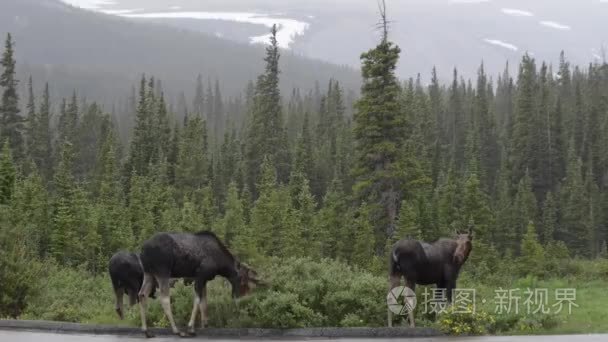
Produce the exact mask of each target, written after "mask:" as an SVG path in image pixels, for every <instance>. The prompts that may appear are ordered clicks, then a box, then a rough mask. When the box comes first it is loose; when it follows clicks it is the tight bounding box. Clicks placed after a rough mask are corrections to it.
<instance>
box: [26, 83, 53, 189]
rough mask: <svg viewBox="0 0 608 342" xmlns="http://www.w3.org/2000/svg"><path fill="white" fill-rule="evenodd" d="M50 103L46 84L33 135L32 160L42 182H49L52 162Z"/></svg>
mask: <svg viewBox="0 0 608 342" xmlns="http://www.w3.org/2000/svg"><path fill="white" fill-rule="evenodd" d="M51 117H52V113H51V101H50V92H49V84H48V83H47V84H46V85H45V87H44V92H43V95H42V102H41V103H40V109H39V112H38V116H37V122H36V125H35V128H36V132H35V134H34V137H33V138H34V146H33V151H32V152H31V153H32V158H33V159H34V162H35V163H36V166H37V167H38V171H39V172H40V174H41V176H42V178H43V180H44V181H45V182H47V183H48V182H50V181H51V178H52V166H53V164H54V160H53V153H54V151H53V145H52V140H53V132H52V131H51Z"/></svg>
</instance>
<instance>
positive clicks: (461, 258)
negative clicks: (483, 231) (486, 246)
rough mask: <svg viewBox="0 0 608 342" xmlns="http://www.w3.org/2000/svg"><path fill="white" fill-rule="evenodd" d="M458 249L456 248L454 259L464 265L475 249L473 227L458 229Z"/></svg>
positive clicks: (458, 263)
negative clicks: (466, 229) (463, 229)
mask: <svg viewBox="0 0 608 342" xmlns="http://www.w3.org/2000/svg"><path fill="white" fill-rule="evenodd" d="M455 240H456V249H455V250H454V256H453V261H454V263H455V264H457V265H462V264H464V263H465V261H467V258H468V257H469V254H470V253H471V250H472V249H473V227H472V226H469V230H468V231H456V239H455Z"/></svg>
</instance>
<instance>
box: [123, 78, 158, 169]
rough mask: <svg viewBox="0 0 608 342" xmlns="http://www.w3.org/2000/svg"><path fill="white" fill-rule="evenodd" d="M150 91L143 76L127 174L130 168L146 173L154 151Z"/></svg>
mask: <svg viewBox="0 0 608 342" xmlns="http://www.w3.org/2000/svg"><path fill="white" fill-rule="evenodd" d="M152 80H153V79H152ZM152 82H153V81H152ZM152 91H153V90H152ZM152 91H150V90H149V89H148V86H147V83H146V77H145V76H143V77H142V79H141V82H140V88H139V100H138V104H137V112H136V116H135V127H134V129H133V139H132V141H131V149H130V155H129V162H128V167H127V170H126V172H127V173H128V175H130V174H131V171H132V170H134V171H135V172H136V174H138V175H141V176H145V175H148V171H149V170H148V168H149V165H150V161H151V160H152V155H153V153H154V143H153V139H154V137H152V136H151V134H152V132H153V130H152V124H153V114H152V111H153V110H152V108H151V107H150V104H151V102H152V101H153V99H150V93H151V92H152Z"/></svg>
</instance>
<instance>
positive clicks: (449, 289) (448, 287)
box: [445, 280, 456, 305]
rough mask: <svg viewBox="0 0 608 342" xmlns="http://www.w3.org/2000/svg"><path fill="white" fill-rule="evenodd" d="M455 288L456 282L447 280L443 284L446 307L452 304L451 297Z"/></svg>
mask: <svg viewBox="0 0 608 342" xmlns="http://www.w3.org/2000/svg"><path fill="white" fill-rule="evenodd" d="M455 288H456V282H455V281H452V280H448V281H447V282H446V283H445V292H446V294H447V297H448V305H452V304H453V302H452V300H453V295H454V289H455Z"/></svg>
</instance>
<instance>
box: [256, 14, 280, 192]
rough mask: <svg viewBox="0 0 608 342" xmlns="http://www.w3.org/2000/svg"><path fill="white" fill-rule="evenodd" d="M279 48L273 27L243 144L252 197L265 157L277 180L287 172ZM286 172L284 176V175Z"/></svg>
mask: <svg viewBox="0 0 608 342" xmlns="http://www.w3.org/2000/svg"><path fill="white" fill-rule="evenodd" d="M279 58H280V53H279V47H278V42H277V27H276V25H275V26H273V28H272V30H271V35H270V46H268V47H267V48H266V57H265V58H264V61H265V62H266V68H265V71H264V73H263V74H261V75H260V76H259V77H258V80H257V83H256V86H255V95H254V97H253V103H252V109H251V111H252V112H251V122H250V125H249V129H248V136H247V139H248V142H247V145H246V147H247V152H246V156H247V178H248V179H247V182H248V185H249V187H250V189H251V190H253V193H254V197H257V196H255V195H256V194H257V193H258V189H257V187H256V186H255V185H256V182H257V181H258V178H259V177H260V174H261V170H260V165H261V164H262V160H263V159H264V158H265V156H269V157H271V158H272V159H273V161H274V163H275V167H276V170H277V176H278V177H279V178H278V179H279V181H281V182H284V181H285V180H286V179H287V177H288V175H289V173H288V165H285V159H284V157H285V155H284V153H285V151H286V144H287V141H286V140H284V139H285V135H284V132H283V131H284V127H283V117H282V108H281V93H280V91H279V73H280V70H279ZM286 172H287V173H286Z"/></svg>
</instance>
